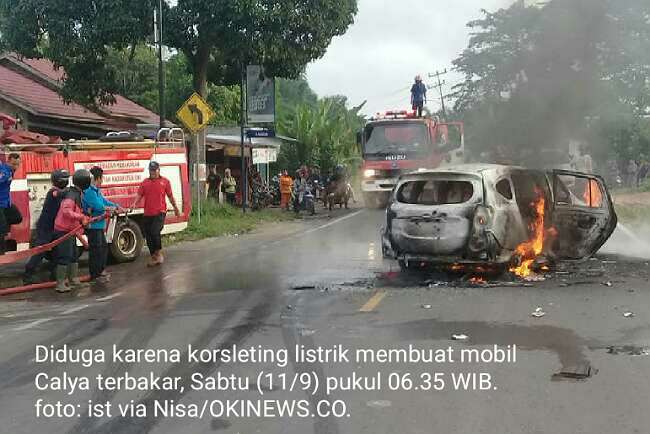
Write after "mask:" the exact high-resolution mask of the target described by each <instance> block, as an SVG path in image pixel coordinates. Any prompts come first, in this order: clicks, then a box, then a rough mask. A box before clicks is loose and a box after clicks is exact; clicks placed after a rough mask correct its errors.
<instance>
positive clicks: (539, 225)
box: [510, 192, 546, 277]
mask: <svg viewBox="0 0 650 434" xmlns="http://www.w3.org/2000/svg"><path fill="white" fill-rule="evenodd" d="M538 194H539V198H538V199H537V200H536V201H535V202H533V203H532V204H531V205H532V206H533V207H534V208H535V220H534V221H533V222H532V223H531V225H530V229H531V231H532V232H533V237H532V238H531V239H530V240H528V241H525V242H523V243H521V244H520V245H519V246H517V249H515V253H517V255H519V257H520V258H521V265H519V266H518V267H512V268H511V269H510V271H511V272H512V273H515V274H516V275H517V276H519V277H528V276H530V275H531V274H533V270H532V269H531V266H532V265H533V263H534V262H535V258H537V257H538V256H539V255H541V254H542V251H543V250H544V233H545V231H544V213H545V211H546V208H545V206H546V199H544V196H543V195H542V194H541V193H539V192H538Z"/></svg>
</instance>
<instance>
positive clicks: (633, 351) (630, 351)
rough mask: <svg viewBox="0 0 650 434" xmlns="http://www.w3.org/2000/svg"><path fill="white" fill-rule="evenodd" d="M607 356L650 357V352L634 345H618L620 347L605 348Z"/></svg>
mask: <svg viewBox="0 0 650 434" xmlns="http://www.w3.org/2000/svg"><path fill="white" fill-rule="evenodd" d="M607 354H614V355H619V354H627V355H629V356H648V355H650V352H649V351H648V349H647V348H643V347H639V346H634V345H620V346H615V345H611V346H609V347H607Z"/></svg>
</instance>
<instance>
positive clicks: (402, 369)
mask: <svg viewBox="0 0 650 434" xmlns="http://www.w3.org/2000/svg"><path fill="white" fill-rule="evenodd" d="M382 217H383V213H381V212H375V211H360V210H352V211H350V212H344V211H339V212H336V213H334V216H333V217H332V218H331V219H315V220H304V221H299V222H291V223H284V224H278V225H274V226H272V227H269V228H266V229H264V230H261V231H259V232H257V233H254V234H249V235H245V236H241V237H236V238H235V237H231V238H223V239H218V240H208V241H203V242H199V243H192V244H184V245H180V246H177V247H175V248H173V249H170V250H169V252H168V253H169V254H168V261H167V263H166V264H165V265H164V267H162V268H159V269H155V270H147V269H145V268H144V266H143V263H136V264H130V265H127V266H122V267H118V268H116V269H114V270H113V273H114V274H113V281H112V282H111V284H110V285H108V287H106V288H96V289H94V290H93V291H86V292H85V293H82V294H76V295H72V296H58V295H54V294H52V293H50V292H44V293H38V294H33V295H30V296H28V297H25V298H23V299H19V298H13V299H9V300H7V299H5V300H2V301H0V303H1V304H0V345H1V347H2V351H1V352H0V390H1V392H0V427H1V428H0V431H1V432H7V433H14V434H15V433H36V432H43V433H145V432H152V433H179V432H186V433H212V432H217V433H297V434H303V433H316V434H330V433H369V434H370V433H373V434H376V433H431V432H445V433H476V432H482V433H495V434H497V433H499V434H502V433H565V432H566V433H583V432H584V433H614V432H615V433H647V432H649V428H648V427H649V426H650V412H648V399H647V397H648V396H649V395H650V381H649V380H648V379H647V374H648V369H649V368H650V356H647V355H643V354H645V349H647V347H649V346H650V288H649V286H648V283H647V282H648V277H649V271H650V266H648V264H647V262H645V261H634V260H625V261H624V260H622V259H621V258H615V259H614V260H612V258H609V257H608V258H605V260H604V261H603V260H597V261H589V262H588V263H586V264H581V265H580V266H577V267H568V268H566V269H565V270H563V271H562V272H560V273H558V274H554V275H552V276H550V277H549V279H548V280H546V281H544V282H536V283H533V284H530V285H523V284H512V283H511V282H495V283H493V284H490V285H489V286H485V285H481V284H479V285H474V284H471V283H468V282H466V281H464V280H462V279H460V280H453V282H454V283H447V282H446V281H445V280H444V279H443V277H445V276H437V275H434V276H431V275H421V274H416V275H411V276H403V275H401V274H400V273H398V272H397V267H396V265H395V264H392V263H390V262H386V261H383V260H382V258H381V248H380V245H379V239H378V230H379V227H380V226H381V222H382ZM456 277H457V276H455V277H454V279H455V278H456ZM537 307H540V308H541V309H542V311H544V312H545V316H543V317H541V318H534V317H532V316H531V312H533V311H535V309H536V308H537ZM626 312H633V313H634V316H633V317H630V318H626V317H625V316H624V314H625V313H626ZM454 334H456V335H458V334H464V335H466V336H467V337H468V339H467V340H466V341H454V340H452V339H451V337H452V335H454ZM188 344H189V345H192V347H193V348H210V349H221V350H225V349H231V348H232V347H233V346H238V347H240V348H244V347H245V348H251V347H254V348H270V349H276V350H279V349H288V352H289V355H290V357H289V360H288V362H287V366H286V367H284V366H279V363H274V362H272V361H268V360H267V361H266V362H265V363H256V364H254V363H244V362H242V363H228V362H226V361H223V360H221V361H218V362H216V363H212V362H203V361H201V360H194V361H190V360H188V359H187V354H182V357H181V359H182V360H181V361H178V362H176V361H174V360H167V361H164V360H163V361H159V362H157V363H147V362H144V361H139V362H138V361H133V360H118V361H116V362H113V361H112V360H108V361H107V362H106V363H92V364H89V365H91V366H88V367H84V366H82V364H81V363H73V362H68V363H67V364H62V363H36V361H35V356H36V354H35V346H36V345H44V346H46V347H49V346H53V347H52V348H55V349H56V348H64V346H65V348H69V349H103V350H105V351H106V354H110V353H111V352H112V351H113V346H115V348H116V349H118V350H119V349H138V348H144V349H146V348H150V349H160V348H163V349H173V348H178V349H181V350H182V351H185V349H186V348H187V346H188ZM296 345H298V346H299V348H301V349H306V350H309V349H317V348H319V347H323V348H332V347H333V346H336V345H342V346H343V347H344V348H349V349H351V350H352V351H355V350H356V349H371V350H376V351H377V350H381V349H395V348H409V345H411V346H413V348H416V349H443V350H444V349H447V348H448V347H451V350H452V351H453V352H454V354H455V355H458V354H459V353H460V352H461V351H462V350H463V349H473V348H478V349H481V350H483V349H493V348H494V345H499V346H500V348H503V349H506V348H508V346H512V345H516V346H517V350H518V351H517V354H516V362H514V363H506V362H504V363H474V362H472V363H464V364H459V363H458V360H457V359H456V360H455V363H433V362H432V363H426V364H425V363H406V362H404V361H398V362H395V363H375V364H372V363H367V362H366V363H361V362H356V361H355V362H352V363H337V362H334V361H327V362H323V363H319V362H309V361H296V360H293V359H295V354H294V349H295V348H296ZM375 354H379V353H378V352H377V353H375ZM276 362H277V360H276ZM586 370H587V371H588V373H589V374H590V376H589V378H586V379H581V380H577V379H571V378H566V376H557V375H555V374H558V373H560V372H564V373H566V374H567V375H569V376H571V375H572V374H574V375H577V374H579V373H584V372H585V371H586ZM125 372H128V373H129V374H130V375H131V376H135V377H138V376H148V375H149V373H150V372H152V373H153V374H154V375H156V376H162V377H171V378H176V377H178V378H180V381H181V384H185V385H186V386H187V385H189V384H191V379H192V377H193V376H195V375H197V374H200V375H201V376H203V377H210V376H217V374H221V375H222V376H230V375H234V376H237V377H241V378H246V377H249V381H248V388H250V389H252V390H243V391H241V390H233V389H235V387H233V386H232V385H230V386H229V387H227V388H228V389H229V390H226V391H205V390H201V391H199V390H191V388H190V387H184V388H178V387H177V388H172V390H108V388H105V389H103V390H100V389H99V388H98V387H95V386H96V385H94V384H93V385H91V387H89V390H77V391H75V392H74V393H71V394H69V393H68V392H69V391H66V390H63V391H58V390H37V389H36V385H35V377H36V376H37V375H38V374H41V378H44V377H43V374H45V375H47V378H52V377H55V378H62V377H64V373H66V374H67V375H69V376H72V377H75V376H77V377H87V378H96V376H97V375H102V376H103V377H110V376H123V375H124V373H125ZM260 372H265V373H267V374H268V375H269V376H268V377H267V376H262V377H261V378H258V377H257V376H258V374H259V373H260ZM378 372H379V373H380V377H381V378H380V380H379V382H380V384H381V385H382V387H381V390H371V391H368V390H365V391H364V390H352V391H349V390H344V389H346V388H347V387H346V381H345V380H346V379H349V378H350V377H351V376H352V375H353V373H354V374H355V375H356V376H357V377H360V378H367V379H371V378H377V373H378ZM296 373H297V374H304V377H303V376H300V375H299V376H298V377H295V376H294V375H295V374H296ZM459 373H477V374H480V373H485V374H489V375H490V376H491V377H490V386H491V387H489V388H488V390H471V391H467V390H454V389H455V388H454V387H453V384H452V383H453V379H454V378H455V377H457V375H458V374H459ZM282 374H286V376H287V377H286V378H289V380H288V383H292V382H293V381H292V380H294V379H296V378H297V382H298V385H297V386H298V387H292V386H296V385H295V384H283V383H282V380H281V378H282V377H281V375H282ZM436 374H438V376H436ZM307 379H309V385H310V386H313V385H314V383H317V382H318V383H319V387H317V388H316V390H315V391H314V390H313V389H312V388H311V387H309V390H310V392H308V391H304V390H302V389H301V388H300V387H299V386H300V384H306V382H307ZM328 379H333V380H328ZM336 379H338V380H340V381H339V384H338V385H337V386H336V387H333V390H332V391H331V393H329V394H328V393H327V392H326V390H325V389H324V388H323V387H322V386H323V385H324V384H323V383H326V382H327V381H335V380H336ZM271 380H273V381H272V382H271ZM427 380H431V382H429V381H427ZM436 380H442V381H443V382H444V383H445V384H444V387H440V388H441V389H443V390H436V385H437V386H441V384H440V383H438V384H436ZM303 381H304V382H305V383H303ZM431 383H433V384H431ZM258 386H259V388H258ZM362 386H363V387H365V388H371V386H372V384H368V382H366V383H364V384H362ZM70 387H71V386H70ZM50 388H52V384H50ZM374 388H375V389H376V388H377V386H376V385H375V387H374ZM391 388H392V389H397V390H390V389H391ZM260 389H261V392H262V393H264V395H263V396H262V395H261V393H260ZM287 389H292V390H287ZM39 399H43V400H44V401H43V402H48V403H56V402H57V401H60V402H61V403H62V404H65V403H71V404H73V406H74V408H76V409H79V410H78V411H77V413H76V414H75V415H74V416H73V417H70V418H65V417H52V418H47V417H45V416H41V417H38V418H37V417H36V411H37V410H36V407H35V403H36V402H37V401H38V400H39ZM259 399H265V400H273V401H276V400H277V401H282V402H304V405H305V406H307V407H308V408H309V409H310V412H313V410H314V408H315V407H317V406H319V405H320V406H321V407H322V408H323V409H327V408H331V409H332V410H336V408H337V407H336V406H337V405H339V406H344V407H345V411H344V412H343V414H342V415H341V417H334V416H331V415H330V416H328V417H326V416H322V417H312V414H311V413H310V414H308V415H306V416H305V417H298V416H294V417H291V418H289V417H268V418H261V417H243V416H242V415H239V416H238V415H237V414H234V413H232V412H231V414H229V415H227V416H226V415H222V414H221V415H220V414H217V413H219V412H218V411H215V412H212V413H213V414H210V413H211V412H210V411H208V412H207V413H205V414H204V415H203V417H202V418H198V417H196V418H195V417H179V416H178V415H177V417H164V416H161V415H155V414H154V412H153V411H152V408H153V407H154V406H155V405H156V403H159V402H172V401H173V402H174V403H176V404H183V405H186V406H188V407H189V406H190V405H192V404H197V403H198V404H199V406H200V405H201V404H202V403H204V402H211V401H213V400H220V401H226V400H229V401H231V402H241V401H246V400H248V401H253V402H255V401H257V400H259ZM89 400H91V401H92V402H93V403H105V402H110V403H112V405H113V407H114V408H113V413H112V415H113V417H112V418H108V417H99V416H98V415H95V416H97V417H88V415H87V411H86V408H87V405H88V401H89ZM120 403H121V404H129V403H133V404H134V408H138V405H139V404H143V405H144V406H145V408H147V410H148V411H147V414H146V415H144V414H142V415H140V416H139V417H138V416H137V415H135V414H134V415H133V416H127V417H120V416H119V415H118V410H117V406H118V404H120ZM213 410H214V409H213ZM235 413H236V412H235Z"/></svg>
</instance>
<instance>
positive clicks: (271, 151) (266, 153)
mask: <svg viewBox="0 0 650 434" xmlns="http://www.w3.org/2000/svg"><path fill="white" fill-rule="evenodd" d="M276 161H278V150H277V149H276V148H255V149H253V164H268V163H274V162H276Z"/></svg>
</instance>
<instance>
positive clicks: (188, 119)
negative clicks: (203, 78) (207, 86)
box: [176, 93, 214, 134]
mask: <svg viewBox="0 0 650 434" xmlns="http://www.w3.org/2000/svg"><path fill="white" fill-rule="evenodd" d="M176 116H177V117H178V119H179V120H180V121H181V122H182V123H183V125H185V127H186V128H187V129H188V130H190V131H191V132H192V133H194V134H196V133H198V132H199V131H201V130H203V129H204V128H205V127H207V126H208V124H209V123H210V121H211V120H212V118H214V110H212V107H210V105H209V104H208V103H207V102H206V101H205V100H204V99H203V98H201V96H200V95H199V94H198V93H194V94H192V96H191V97H189V98H188V99H187V101H185V103H184V104H183V105H182V106H181V108H180V109H179V110H178V111H177V112H176Z"/></svg>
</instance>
